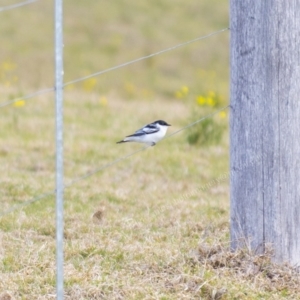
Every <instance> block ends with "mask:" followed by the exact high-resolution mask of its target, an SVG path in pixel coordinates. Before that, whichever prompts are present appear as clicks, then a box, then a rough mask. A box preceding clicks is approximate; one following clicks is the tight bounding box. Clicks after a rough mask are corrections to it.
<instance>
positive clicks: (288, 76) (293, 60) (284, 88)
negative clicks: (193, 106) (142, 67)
mask: <svg viewBox="0 0 300 300" xmlns="http://www.w3.org/2000/svg"><path fill="white" fill-rule="evenodd" d="M230 15H231V16H230V17H231V20H230V23H231V24H230V30H231V88H230V90H231V116H230V143H231V149H230V171H231V176H230V177H231V179H230V185H231V246H232V248H233V249H236V248H239V247H245V246H248V247H251V249H252V250H253V251H257V252H260V253H261V252H263V251H264V250H265V247H266V245H267V244H271V246H272V248H273V250H274V261H276V262H289V263H291V264H293V265H300V1H299V0H291V1H286V0H264V1H261V0H243V1H240V0H231V4H230Z"/></svg>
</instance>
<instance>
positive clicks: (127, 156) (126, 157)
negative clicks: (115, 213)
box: [0, 105, 230, 218]
mask: <svg viewBox="0 0 300 300" xmlns="http://www.w3.org/2000/svg"><path fill="white" fill-rule="evenodd" d="M229 107H230V105H226V106H224V107H222V108H220V109H218V110H216V111H214V112H212V113H211V114H208V115H206V116H204V117H201V118H200V119H198V120H196V121H194V122H192V123H189V124H188V125H186V126H184V127H182V128H180V129H178V130H176V131H174V132H172V133H171V134H169V135H167V136H166V137H164V139H167V138H170V137H172V136H174V135H175V134H178V133H179V132H181V131H183V130H186V129H188V128H190V127H192V126H194V125H196V124H198V123H200V122H202V121H204V120H205V119H207V118H210V117H213V116H214V115H216V114H218V113H219V112H221V111H223V110H225V109H227V108H229ZM164 139H163V140H164ZM149 147H151V146H144V147H142V148H140V149H138V150H136V151H134V152H131V153H129V154H127V155H125V156H122V157H119V158H117V159H115V160H114V161H112V162H110V163H107V164H105V165H103V166H102V167H99V168H97V169H95V170H94V171H92V172H89V173H87V174H85V175H83V176H79V177H77V178H75V179H73V180H72V181H71V182H70V183H68V184H65V186H64V188H65V189H66V188H69V187H71V186H73V185H74V184H76V183H78V182H80V181H82V180H85V179H87V178H89V177H91V176H93V175H95V174H97V173H99V172H101V171H103V170H105V169H107V168H109V167H111V166H113V165H115V164H117V163H118V162H120V161H123V160H126V159H128V158H130V157H132V156H134V155H135V154H137V153H139V152H142V151H144V150H146V149H147V148H149ZM55 193H56V190H52V191H49V192H46V193H42V194H40V195H38V196H36V197H34V198H32V199H30V200H27V201H24V202H23V203H20V204H18V205H16V206H13V207H11V208H9V209H8V210H6V211H4V212H2V213H0V218H1V217H4V216H6V215H8V214H10V213H13V212H14V211H16V210H20V209H22V208H25V207H27V206H29V205H31V204H33V203H35V202H38V201H41V200H43V199H46V198H48V197H49V196H53V195H55Z"/></svg>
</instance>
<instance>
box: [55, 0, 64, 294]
mask: <svg viewBox="0 0 300 300" xmlns="http://www.w3.org/2000/svg"><path fill="white" fill-rule="evenodd" d="M62 4H63V0H55V98H56V292H57V296H56V297H57V299H58V300H63V298H64V272H63V265H64V251H63V239H64V215H63V208H64V205H63V203H64V202H63V194H64V176H63V24H62Z"/></svg>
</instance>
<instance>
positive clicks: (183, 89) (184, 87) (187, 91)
mask: <svg viewBox="0 0 300 300" xmlns="http://www.w3.org/2000/svg"><path fill="white" fill-rule="evenodd" d="M181 92H182V94H183V95H184V96H186V95H187V94H188V93H189V88H188V87H187V86H186V85H184V86H182V87H181Z"/></svg>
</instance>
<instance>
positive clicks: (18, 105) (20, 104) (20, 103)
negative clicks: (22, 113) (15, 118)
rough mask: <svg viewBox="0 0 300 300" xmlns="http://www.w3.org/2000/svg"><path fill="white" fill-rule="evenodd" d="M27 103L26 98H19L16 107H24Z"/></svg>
mask: <svg viewBox="0 0 300 300" xmlns="http://www.w3.org/2000/svg"><path fill="white" fill-rule="evenodd" d="M24 105H25V100H18V101H16V102H15V103H14V107H22V106H24Z"/></svg>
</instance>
